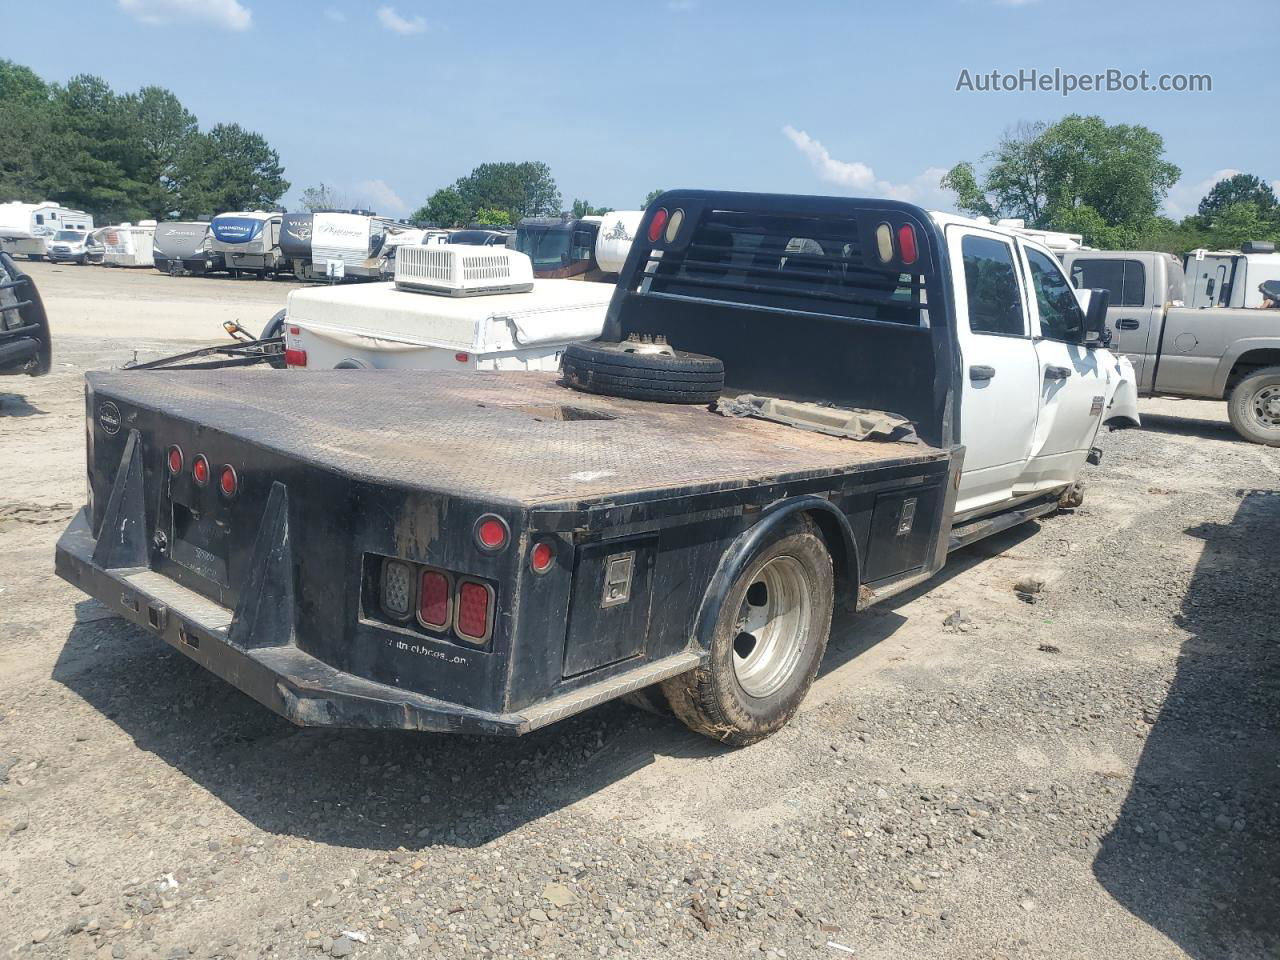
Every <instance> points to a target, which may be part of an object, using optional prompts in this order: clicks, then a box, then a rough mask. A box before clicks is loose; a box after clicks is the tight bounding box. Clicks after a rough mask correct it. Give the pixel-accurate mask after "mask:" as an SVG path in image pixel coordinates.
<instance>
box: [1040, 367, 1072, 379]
mask: <svg viewBox="0 0 1280 960" xmlns="http://www.w3.org/2000/svg"><path fill="white" fill-rule="evenodd" d="M1069 376H1071V368H1070V367H1053V366H1049V367H1045V368H1044V378H1045V379H1046V380H1065V379H1067V377H1069Z"/></svg>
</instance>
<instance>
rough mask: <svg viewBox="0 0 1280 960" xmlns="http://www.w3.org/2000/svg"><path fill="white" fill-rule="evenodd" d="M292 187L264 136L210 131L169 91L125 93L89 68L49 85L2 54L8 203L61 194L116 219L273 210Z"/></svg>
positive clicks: (101, 218) (3, 171) (98, 215)
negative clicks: (202, 128)
mask: <svg viewBox="0 0 1280 960" xmlns="http://www.w3.org/2000/svg"><path fill="white" fill-rule="evenodd" d="M288 189H289V181H288V180H286V179H285V178H284V168H283V167H282V166H281V165H280V156H279V154H277V153H276V151H275V150H273V149H272V148H271V146H270V144H268V143H267V141H266V139H265V138H264V137H263V136H262V135H261V134H259V133H254V132H253V131H251V130H246V129H244V128H243V127H241V126H240V125H239V124H235V123H219V124H217V125H215V126H213V127H211V128H209V129H208V130H201V129H200V127H199V123H198V122H197V119H196V117H195V115H194V114H192V113H191V112H190V111H189V110H187V109H186V108H185V107H184V106H183V105H182V102H181V101H180V100H179V99H178V98H177V96H175V95H174V94H173V93H172V92H171V91H169V90H166V89H164V88H163V87H154V86H151V87H143V88H142V89H141V90H138V91H137V92H135V93H116V92H115V91H114V90H112V89H111V87H110V85H109V84H108V83H107V82H106V81H105V80H102V79H101V78H99V77H95V76H91V75H88V74H84V75H81V76H77V77H74V78H72V79H71V80H69V81H68V82H67V83H66V84H65V85H64V84H57V83H46V82H45V81H44V80H42V79H41V78H40V77H38V76H37V75H36V74H35V73H34V72H32V71H31V70H30V69H28V68H27V67H24V66H21V65H19V64H16V63H13V62H12V61H9V60H0V201H2V200H24V201H28V202H32V201H38V200H56V201H57V202H59V203H61V204H62V205H63V206H66V207H72V208H74V209H80V210H84V211H86V212H88V213H91V214H93V216H94V218H95V220H97V221H98V222H103V223H114V222H117V221H124V220H129V221H136V220H142V219H155V220H165V219H169V218H172V217H183V218H191V217H209V216H211V215H213V214H215V213H221V212H223V211H225V210H253V209H258V208H271V207H273V206H275V204H276V203H277V201H279V199H280V197H281V196H283V195H284V193H285V191H286V190H288Z"/></svg>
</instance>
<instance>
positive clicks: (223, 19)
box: [119, 0, 253, 30]
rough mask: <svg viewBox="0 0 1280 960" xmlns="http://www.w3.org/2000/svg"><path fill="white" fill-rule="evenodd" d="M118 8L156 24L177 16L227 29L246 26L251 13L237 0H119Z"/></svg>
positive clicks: (171, 19) (250, 21)
mask: <svg viewBox="0 0 1280 960" xmlns="http://www.w3.org/2000/svg"><path fill="white" fill-rule="evenodd" d="M119 3H120V9H121V10H123V11H124V12H125V13H127V14H128V15H129V16H131V17H133V18H134V19H135V20H138V21H140V22H141V23H146V24H150V25H152V26H155V25H157V24H164V23H173V22H174V21H178V20H196V21H199V22H201V23H211V24H213V25H214V26H218V27H223V28H225V29H227V30H248V29H249V26H250V24H251V23H252V21H253V14H251V13H250V12H249V11H248V10H247V9H245V8H244V7H243V6H241V5H240V3H239V0H119Z"/></svg>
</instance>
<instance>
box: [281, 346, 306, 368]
mask: <svg viewBox="0 0 1280 960" xmlns="http://www.w3.org/2000/svg"><path fill="white" fill-rule="evenodd" d="M284 362H285V366H289V367H305V366H306V365H307V351H305V350H286V351H285V352H284Z"/></svg>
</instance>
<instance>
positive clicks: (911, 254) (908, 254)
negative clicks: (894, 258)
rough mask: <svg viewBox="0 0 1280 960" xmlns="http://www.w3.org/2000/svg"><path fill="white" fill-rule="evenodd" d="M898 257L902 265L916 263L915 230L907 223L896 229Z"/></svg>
mask: <svg viewBox="0 0 1280 960" xmlns="http://www.w3.org/2000/svg"><path fill="white" fill-rule="evenodd" d="M898 255H899V256H900V257H901V258H902V262H903V263H915V262H916V255H917V251H916V230H915V227H913V226H911V224H909V223H904V224H903V225H902V226H900V227H899V228H898Z"/></svg>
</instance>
